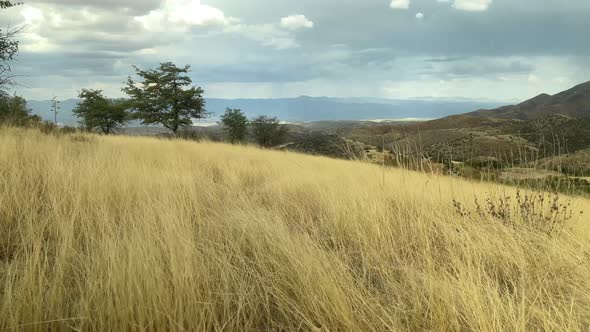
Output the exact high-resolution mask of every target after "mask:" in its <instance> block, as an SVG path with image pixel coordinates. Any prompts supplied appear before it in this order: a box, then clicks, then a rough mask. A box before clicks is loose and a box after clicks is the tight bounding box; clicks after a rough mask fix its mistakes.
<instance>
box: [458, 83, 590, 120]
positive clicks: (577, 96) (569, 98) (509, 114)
mask: <svg viewBox="0 0 590 332" xmlns="http://www.w3.org/2000/svg"><path fill="white" fill-rule="evenodd" d="M556 114H560V115H566V116H570V117H573V118H590V82H586V83H582V84H580V85H577V86H575V87H573V88H571V89H569V90H566V91H563V92H561V93H558V94H556V95H554V96H550V95H548V94H546V93H544V94H541V95H539V96H537V97H535V98H532V99H530V100H527V101H525V102H523V103H521V104H518V105H511V106H504V107H500V108H497V109H491V110H479V111H476V112H473V113H469V115H473V116H479V117H492V118H501V119H519V120H537V119H541V118H543V117H547V116H551V115H556Z"/></svg>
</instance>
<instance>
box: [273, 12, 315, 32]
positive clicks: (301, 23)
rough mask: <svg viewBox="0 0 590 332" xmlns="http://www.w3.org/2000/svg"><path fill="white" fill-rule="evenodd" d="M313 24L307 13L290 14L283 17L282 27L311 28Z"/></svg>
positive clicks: (292, 28) (294, 28) (293, 28)
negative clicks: (306, 15)
mask: <svg viewBox="0 0 590 332" xmlns="http://www.w3.org/2000/svg"><path fill="white" fill-rule="evenodd" d="M313 25H314V24H313V22H312V21H310V20H308V19H307V17H305V15H290V16H287V17H283V18H282V19H281V27H282V28H285V29H289V30H299V29H311V28H313Z"/></svg>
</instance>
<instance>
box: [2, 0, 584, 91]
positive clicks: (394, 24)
mask: <svg viewBox="0 0 590 332" xmlns="http://www.w3.org/2000/svg"><path fill="white" fill-rule="evenodd" d="M23 1H24V2H25V3H26V4H25V5H24V6H20V7H17V8H11V9H8V10H4V11H2V12H1V13H0V20H2V22H0V23H2V24H3V26H4V27H6V26H8V25H10V26H23V27H24V30H23V32H22V33H21V35H20V39H21V54H20V56H19V58H18V61H17V63H16V64H15V65H14V70H15V74H17V75H19V76H20V77H19V79H18V80H19V82H20V83H21V84H22V85H23V87H20V88H18V91H17V93H18V94H21V95H23V96H25V97H27V98H32V99H49V98H51V96H53V95H57V96H58V98H63V99H65V98H71V97H75V96H76V94H77V91H79V90H80V89H81V88H100V89H103V90H105V92H106V93H107V94H109V95H110V96H112V97H118V96H121V95H122V93H121V91H120V89H121V86H122V83H123V82H124V81H125V79H126V77H127V76H128V75H130V74H132V67H131V66H132V65H133V64H135V65H138V66H140V67H144V68H145V67H152V66H155V65H156V64H158V63H159V62H164V61H173V62H175V63H177V64H178V65H184V64H190V65H192V73H191V75H192V77H193V79H194V81H195V83H196V84H198V85H201V86H203V87H204V88H205V91H206V96H207V97H223V98H271V97H273V98H275V97H295V96H299V95H310V96H338V97H352V96H359V97H360V96H362V97H387V98H414V97H445V98H446V97H464V98H471V99H487V100H503V101H508V100H510V101H512V100H524V99H526V98H529V97H532V96H534V95H537V94H539V93H541V92H548V93H556V92H558V91H561V90H563V89H566V88H569V87H571V86H573V85H575V84H578V83H581V82H584V81H588V80H590V42H588V33H589V31H590V1H589V0H86V1H79V0H42V1H33V0H23Z"/></svg>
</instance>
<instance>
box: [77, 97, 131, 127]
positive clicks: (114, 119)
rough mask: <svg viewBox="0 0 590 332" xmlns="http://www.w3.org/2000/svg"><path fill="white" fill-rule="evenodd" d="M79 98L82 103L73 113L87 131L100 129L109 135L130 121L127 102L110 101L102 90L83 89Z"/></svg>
mask: <svg viewBox="0 0 590 332" xmlns="http://www.w3.org/2000/svg"><path fill="white" fill-rule="evenodd" d="M79 97H80V98H81V99H82V101H81V102H80V103H78V106H76V108H75V109H74V110H73V111H72V112H73V113H74V114H75V115H76V116H77V117H78V118H80V124H81V125H82V126H84V127H85V128H86V129H89V130H96V129H98V130H100V131H101V132H102V133H104V134H107V135H108V134H111V133H112V132H113V131H114V130H115V129H117V128H120V127H121V126H124V125H125V123H126V122H127V121H128V120H129V114H128V112H127V108H128V103H127V102H126V101H123V100H113V99H108V98H107V97H105V96H104V95H103V94H102V91H101V90H92V89H83V90H82V91H81V92H80V94H79Z"/></svg>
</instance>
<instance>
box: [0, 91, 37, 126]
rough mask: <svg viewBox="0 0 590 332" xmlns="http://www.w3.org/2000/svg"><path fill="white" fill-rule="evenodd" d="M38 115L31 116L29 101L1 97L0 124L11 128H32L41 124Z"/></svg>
mask: <svg viewBox="0 0 590 332" xmlns="http://www.w3.org/2000/svg"><path fill="white" fill-rule="evenodd" d="M41 122H42V120H41V118H40V117H39V116H37V115H31V110H30V109H29V108H28V106H27V101H26V100H25V99H24V98H23V97H19V96H12V97H11V96H6V95H4V96H0V123H1V124H4V125H11V126H31V125H35V124H37V123H41Z"/></svg>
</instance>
